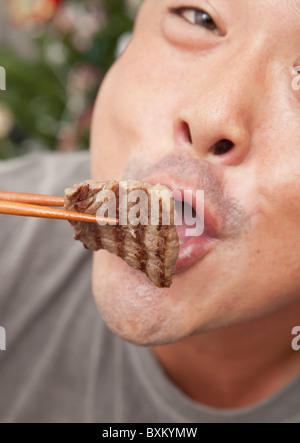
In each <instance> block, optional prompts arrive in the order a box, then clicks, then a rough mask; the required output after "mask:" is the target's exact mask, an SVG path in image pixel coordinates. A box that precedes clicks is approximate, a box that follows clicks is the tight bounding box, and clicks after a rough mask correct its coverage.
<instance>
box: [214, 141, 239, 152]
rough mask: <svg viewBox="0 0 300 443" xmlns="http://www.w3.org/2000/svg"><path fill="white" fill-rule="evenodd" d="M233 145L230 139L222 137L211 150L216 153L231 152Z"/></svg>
mask: <svg viewBox="0 0 300 443" xmlns="http://www.w3.org/2000/svg"><path fill="white" fill-rule="evenodd" d="M233 147H234V144H233V143H232V142H231V141H230V140H227V139H222V140H219V141H218V142H217V143H215V144H214V145H213V147H212V148H211V151H212V152H213V154H214V155H224V154H227V152H229V151H230V150H231V149H232V148H233Z"/></svg>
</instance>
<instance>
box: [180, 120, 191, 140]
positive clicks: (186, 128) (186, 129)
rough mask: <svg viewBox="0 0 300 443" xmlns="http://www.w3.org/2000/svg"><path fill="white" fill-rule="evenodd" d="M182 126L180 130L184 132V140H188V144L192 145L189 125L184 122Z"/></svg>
mask: <svg viewBox="0 0 300 443" xmlns="http://www.w3.org/2000/svg"><path fill="white" fill-rule="evenodd" d="M182 126H183V128H182V129H183V131H184V135H185V139H186V140H188V141H189V143H191V144H192V143H193V140H192V134H191V131H190V127H189V125H188V124H187V123H186V122H183V124H182Z"/></svg>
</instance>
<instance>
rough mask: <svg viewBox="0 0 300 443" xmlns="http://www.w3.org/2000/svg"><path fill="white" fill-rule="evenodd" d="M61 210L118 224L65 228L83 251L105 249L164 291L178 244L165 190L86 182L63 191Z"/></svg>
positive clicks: (133, 182) (169, 197) (137, 184)
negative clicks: (73, 234) (63, 201)
mask: <svg viewBox="0 0 300 443" xmlns="http://www.w3.org/2000/svg"><path fill="white" fill-rule="evenodd" d="M107 191H110V192H107ZM112 193H113V195H112ZM108 196H109V197H108ZM111 197H114V198H111ZM124 202H125V203H124ZM65 208H66V209H67V210H73V211H74V210H75V211H78V212H84V213H87V214H93V215H96V214H97V215H98V216H100V215H101V216H109V217H112V218H118V219H120V224H119V225H118V226H111V225H104V226H100V225H99V224H96V223H87V222H73V221H72V222H70V223H71V225H72V226H73V227H74V230H75V236H74V238H75V239H76V240H80V241H82V243H83V244H84V246H85V247H86V248H87V249H91V250H93V251H97V250H99V249H106V250H107V251H109V252H111V253H113V254H116V255H118V256H119V257H121V258H123V259H124V260H125V261H126V262H127V263H128V264H129V265H130V266H132V267H133V268H135V269H138V270H140V271H142V272H144V273H145V274H146V275H147V276H148V277H149V279H150V280H151V281H152V282H153V283H154V284H155V285H156V286H158V287H160V288H165V287H170V285H171V282H172V275H173V273H174V269H175V266H176V262H177V258H178V251H179V239H178V234H177V231H176V226H175V213H174V199H173V197H172V195H171V191H170V190H169V189H168V188H167V187H165V186H161V185H155V186H153V185H150V184H149V183H144V182H141V181H136V180H127V181H122V182H116V181H107V182H102V183H98V182H96V181H94V180H86V181H85V182H83V183H80V184H78V185H74V186H72V187H70V188H68V189H66V191H65ZM99 211H100V213H99Z"/></svg>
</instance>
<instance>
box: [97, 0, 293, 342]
mask: <svg viewBox="0 0 300 443" xmlns="http://www.w3.org/2000/svg"><path fill="white" fill-rule="evenodd" d="M203 11H204V12H203ZM299 65H300V3H298V4H297V2H296V0H289V1H287V2H282V0H269V1H268V0H256V1H255V2H253V0H243V1H239V2H238V1H236V0H228V1H226V2H224V1H223V0H210V1H204V0H203V1H202V0H165V1H161V0H145V1H144V4H143V6H142V9H141V11H140V14H139V17H138V20H137V23H136V27H135V32H134V37H133V39H132V41H131V43H130V44H129V47H128V48H127V49H126V51H125V53H124V54H123V55H122V56H121V58H120V59H119V60H118V61H117V63H116V64H115V65H114V66H113V68H112V69H111V71H110V72H109V74H108V75H107V77H106V80H105V81H104V83H103V85H102V87H101V90H100V94H99V97H98V100H97V103H96V108H95V113H94V120H93V128H92V176H93V178H94V179H96V180H99V181H103V180H109V179H115V180H120V179H126V178H136V179H142V180H144V181H148V182H152V183H162V184H165V185H167V186H169V187H170V188H172V189H191V190H193V191H196V190H197V189H201V190H204V193H205V211H206V212H205V214H206V215H207V216H205V223H206V231H205V233H204V234H203V235H204V237H203V238H204V240H200V252H199V247H198V249H197V247H195V248H194V249H193V247H192V249H193V254H192V256H193V258H192V259H190V258H189V257H188V258H187V256H188V251H187V250H186V248H185V246H184V245H183V246H181V249H180V260H181V263H183V265H182V266H181V267H179V268H178V272H177V273H176V274H175V275H174V277H173V284H172V286H171V288H170V289H158V288H156V287H154V285H153V284H152V283H151V282H150V281H149V280H148V278H147V277H146V276H145V275H144V274H142V273H141V272H139V271H137V270H135V269H132V268H130V267H129V266H128V265H127V264H126V263H125V262H123V261H122V260H121V259H120V258H118V257H116V256H113V255H111V254H109V253H107V252H106V251H99V252H97V253H95V257H94V270H93V286H94V295H95V299H96V303H97V305H98V307H99V309H100V311H101V313H102V315H103V317H104V319H105V321H106V322H107V324H108V326H109V327H110V328H111V329H112V330H113V331H114V332H115V333H116V334H118V335H120V336H121V337H123V338H125V339H127V340H130V341H133V342H135V343H139V344H162V343H169V342H173V341H176V340H179V339H180V338H183V337H185V336H189V335H191V334H194V333H201V332H205V331H210V330H213V329H217V328H222V327H225V326H228V325H231V324H234V323H238V322H243V321H246V320H248V319H252V318H255V317H257V316H261V315H264V314H267V313H269V312H271V311H273V310H274V309H278V308H281V307H283V306H285V305H286V304H288V303H291V302H293V301H295V300H296V299H297V297H298V294H300V223H299V220H300V204H299V196H300V145H299V140H300V91H297V89H298V88H297V87H295V83H296V82H295V81H294V83H293V85H294V87H293V86H292V82H293V80H295V71H293V67H295V66H299ZM224 140H225V141H224ZM198 240H199V239H198ZM201 242H202V243H201ZM203 244H204V246H203ZM201 245H202V246H201ZM201 248H202V250H201Z"/></svg>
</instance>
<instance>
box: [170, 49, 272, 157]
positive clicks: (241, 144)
mask: <svg viewBox="0 0 300 443" xmlns="http://www.w3.org/2000/svg"><path fill="white" fill-rule="evenodd" d="M204 72H205V74H203V75H201V78H199V81H197V86H196V89H197V92H196V94H195V84H194V85H191V86H190V85H189V86H188V87H187V89H188V91H189V92H188V94H186V96H188V97H189V100H186V101H185V104H184V106H183V110H182V114H181V116H180V118H179V119H178V120H177V121H176V124H175V134H177V137H178V138H179V139H180V141H181V142H182V141H183V140H184V142H185V143H188V144H189V145H191V146H192V148H193V149H194V150H196V151H197V153H198V155H199V156H201V157H202V158H206V159H209V160H210V161H213V162H222V163H223V164H228V165H236V164H239V163H240V162H242V161H243V159H244V158H245V157H246V156H247V153H248V152H249V149H250V142H251V137H252V130H253V128H255V125H256V124H257V120H259V115H260V110H261V108H262V103H261V98H262V93H263V90H264V89H265V78H266V62H265V60H263V59H262V58H261V57H260V56H259V53H258V51H257V48H256V51H253V54H252V56H251V54H249V53H247V54H246V55H245V56H244V57H243V55H242V54H241V53H237V54H236V56H235V57H231V58H230V60H227V61H226V62H224V60H223V63H222V62H221V61H220V62H217V63H214V64H213V65H212V66H209V67H208V69H207V70H205V71H204Z"/></svg>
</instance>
